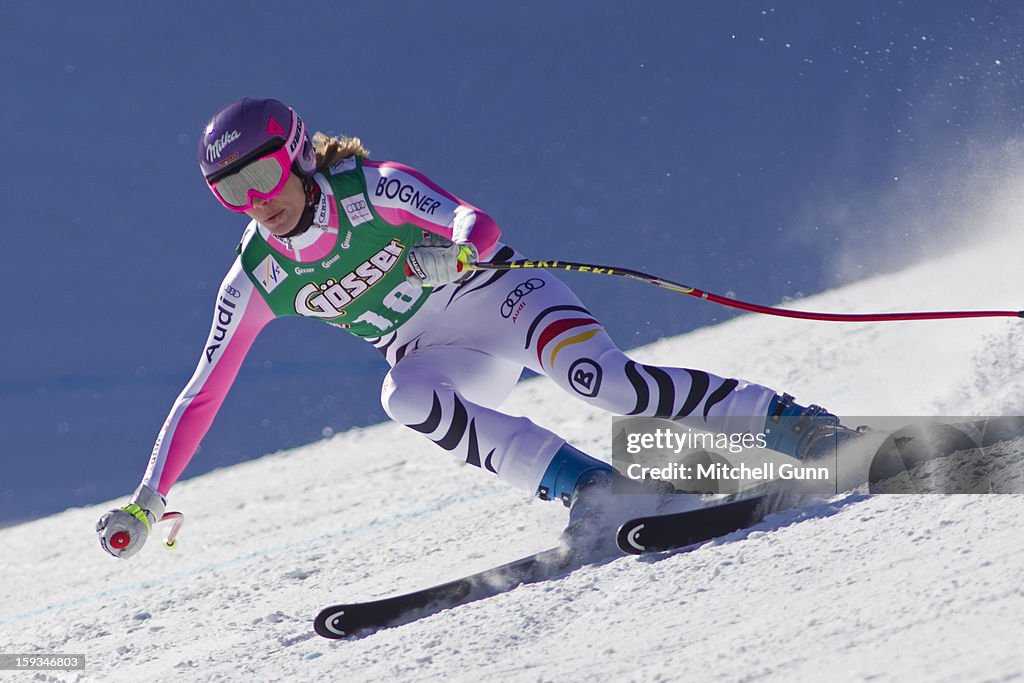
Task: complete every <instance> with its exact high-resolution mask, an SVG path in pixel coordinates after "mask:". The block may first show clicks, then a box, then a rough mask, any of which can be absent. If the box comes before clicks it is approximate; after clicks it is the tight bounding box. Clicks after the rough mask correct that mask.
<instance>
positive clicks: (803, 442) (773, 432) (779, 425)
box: [764, 394, 862, 462]
mask: <svg viewBox="0 0 1024 683" xmlns="http://www.w3.org/2000/svg"><path fill="white" fill-rule="evenodd" d="M764 433H765V437H766V439H767V446H768V448H770V449H772V450H773V451H776V452H779V453H782V454H784V455H789V456H792V457H794V458H796V459H797V460H801V461H804V462H813V461H815V460H823V459H825V458H827V457H828V456H829V455H832V456H835V455H836V453H837V452H838V450H839V448H840V447H841V446H842V445H843V444H845V443H847V442H849V441H851V440H853V439H855V438H857V437H859V436H860V435H861V434H862V432H861V431H859V430H854V429H850V428H848V427H844V426H843V425H841V424H840V423H839V418H838V417H836V416H835V415H833V414H832V413H830V412H828V411H827V410H825V409H824V408H822V407H821V406H817V405H811V406H808V407H806V408H805V407H804V406H802V405H799V404H797V403H794V402H793V397H792V396H790V395H789V394H782V395H781V396H775V398H773V399H772V402H771V405H770V406H769V407H768V417H767V418H766V419H765V428H764Z"/></svg>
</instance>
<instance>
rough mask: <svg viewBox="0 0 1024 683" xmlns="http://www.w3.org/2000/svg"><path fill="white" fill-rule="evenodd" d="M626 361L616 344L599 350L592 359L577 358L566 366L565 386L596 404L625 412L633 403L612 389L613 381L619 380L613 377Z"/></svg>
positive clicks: (614, 388)
mask: <svg viewBox="0 0 1024 683" xmlns="http://www.w3.org/2000/svg"><path fill="white" fill-rule="evenodd" d="M627 362H629V357H628V356H626V354H624V353H623V352H622V351H620V350H619V349H617V348H612V349H607V350H605V351H602V352H601V353H600V354H598V355H596V356H595V357H594V358H593V359H590V358H580V359H577V360H576V361H574V362H573V364H572V365H571V366H570V367H569V370H568V374H567V377H566V379H567V380H568V383H569V388H570V389H572V391H573V392H574V393H575V394H576V395H577V396H578V397H579V398H581V399H583V400H584V401H586V402H587V403H589V404H590V405H592V406H594V407H596V408H600V409H601V410H607V411H609V412H613V413H621V414H625V412H626V411H628V410H630V409H631V408H632V407H633V403H630V402H629V401H628V397H623V396H622V395H621V394H622V392H621V391H618V390H616V386H615V385H617V384H619V382H617V381H616V380H615V379H613V378H614V377H615V376H616V375H618V374H621V373H622V368H624V367H625V366H626V363H627ZM627 403H629V405H627ZM634 403H635V401H634Z"/></svg>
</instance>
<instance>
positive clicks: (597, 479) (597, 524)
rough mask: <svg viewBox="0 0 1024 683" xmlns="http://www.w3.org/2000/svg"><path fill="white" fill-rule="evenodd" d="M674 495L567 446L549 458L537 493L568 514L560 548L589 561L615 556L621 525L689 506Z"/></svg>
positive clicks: (685, 498)
mask: <svg viewBox="0 0 1024 683" xmlns="http://www.w3.org/2000/svg"><path fill="white" fill-rule="evenodd" d="M613 487H614V490H613ZM677 493H678V492H677V491H676V488H675V487H674V486H672V485H671V484H669V483H668V482H662V481H646V480H645V481H636V480H633V479H629V478H628V477H624V476H622V475H621V474H619V473H618V472H617V471H616V470H615V469H614V468H613V467H612V466H611V465H609V464H608V463H606V462H602V461H601V460H597V459H596V458H592V457H591V456H589V455H587V454H586V453H584V452H582V451H580V450H579V449H577V448H575V447H573V446H571V445H569V444H568V443H566V444H563V445H562V447H561V448H560V449H558V452H557V453H555V456H554V457H553V458H552V459H551V463H550V464H549V465H548V469H547V470H546V471H545V472H544V476H543V477H542V478H541V483H540V486H539V487H538V489H537V496H538V497H540V498H541V499H542V500H561V501H562V503H563V504H564V505H565V506H566V507H568V508H569V523H568V525H567V526H566V528H565V531H563V532H562V543H563V545H565V546H567V547H569V548H571V549H572V550H573V551H574V552H579V553H585V554H587V555H591V556H595V557H597V556H603V555H608V554H611V553H612V552H618V550H617V548H616V545H615V532H616V531H617V530H618V528H619V525H621V524H622V523H623V522H625V521H628V520H630V519H632V518H634V517H641V516H645V515H649V514H655V513H658V512H669V511H672V512H675V510H674V509H672V508H673V507H674V506H675V505H679V504H681V503H684V502H685V503H687V504H690V505H692V504H693V503H692V502H691V501H690V499H691V498H692V497H691V496H679V495H677ZM673 504H675V505H673Z"/></svg>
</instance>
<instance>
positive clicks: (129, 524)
mask: <svg viewBox="0 0 1024 683" xmlns="http://www.w3.org/2000/svg"><path fill="white" fill-rule="evenodd" d="M166 505H167V503H166V501H164V498H163V496H161V495H160V494H159V493H157V492H156V491H154V490H153V489H151V488H149V487H148V486H140V487H139V489H138V490H137V491H136V492H135V495H134V496H132V499H131V501H130V502H129V503H128V505H125V506H124V507H122V508H120V509H118V510H111V511H110V512H108V513H107V514H105V515H103V516H102V517H100V519H99V521H98V522H96V534H97V535H98V536H99V540H100V547H102V548H103V549H104V550H106V551H107V552H108V553H110V554H111V555H113V556H114V557H120V558H121V559H125V560H126V559H128V558H129V557H131V556H132V555H134V554H135V553H137V552H139V551H140V550H142V546H143V544H145V542H146V538H147V537H148V536H149V532H150V530H151V529H152V528H153V525H154V524H156V523H157V522H159V521H160V518H161V517H163V516H164V508H165V507H166Z"/></svg>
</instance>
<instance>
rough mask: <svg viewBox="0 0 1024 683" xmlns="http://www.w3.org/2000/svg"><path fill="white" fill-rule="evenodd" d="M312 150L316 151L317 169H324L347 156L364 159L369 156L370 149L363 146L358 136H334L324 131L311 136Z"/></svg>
mask: <svg viewBox="0 0 1024 683" xmlns="http://www.w3.org/2000/svg"><path fill="white" fill-rule="evenodd" d="M313 151H314V152H315V153H316V170H317V171H325V170H327V169H328V168H330V167H331V166H334V165H335V164H336V163H338V162H339V161H342V160H344V159H347V158H349V157H353V156H356V157H360V158H362V159H366V158H367V157H369V156H370V150H368V149H366V147H364V146H363V141H362V140H360V139H359V138H350V137H348V136H342V137H340V138H336V137H333V136H330V135H326V134H324V133H317V134H316V135H314V136H313Z"/></svg>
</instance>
